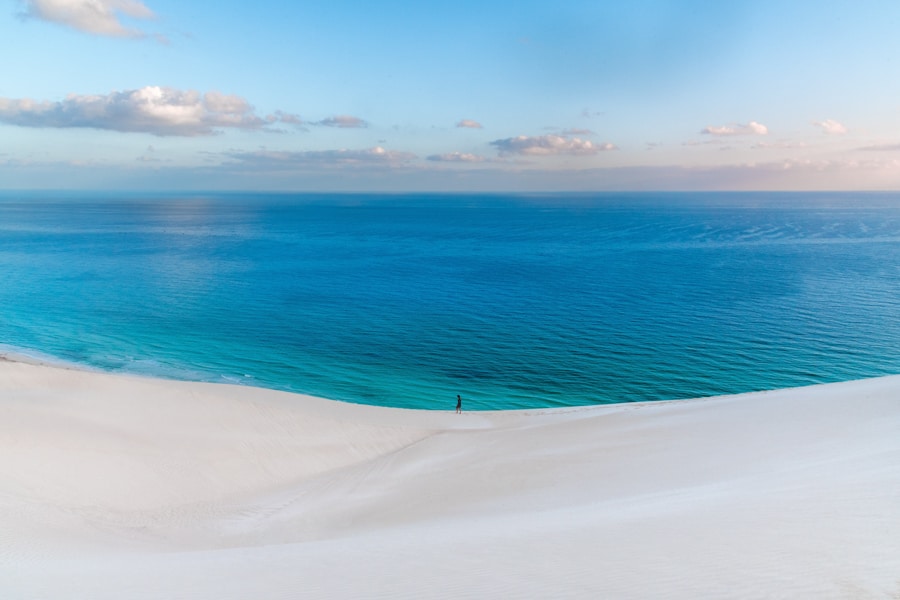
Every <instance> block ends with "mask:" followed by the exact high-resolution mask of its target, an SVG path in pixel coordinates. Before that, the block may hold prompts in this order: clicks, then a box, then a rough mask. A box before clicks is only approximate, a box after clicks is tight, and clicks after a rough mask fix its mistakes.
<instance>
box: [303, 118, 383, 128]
mask: <svg viewBox="0 0 900 600" xmlns="http://www.w3.org/2000/svg"><path fill="white" fill-rule="evenodd" d="M312 124H313V125H323V126H325V127H340V128H342V129H361V128H364V127H368V126H369V124H368V123H366V122H365V121H363V120H362V119H360V118H359V117H353V116H351V115H337V116H334V117H329V118H327V119H322V120H321V121H316V122H315V123H312Z"/></svg>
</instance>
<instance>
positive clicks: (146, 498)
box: [0, 355, 900, 600]
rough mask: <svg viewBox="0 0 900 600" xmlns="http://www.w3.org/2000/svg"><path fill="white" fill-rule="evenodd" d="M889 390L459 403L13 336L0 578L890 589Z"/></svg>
mask: <svg viewBox="0 0 900 600" xmlns="http://www.w3.org/2000/svg"><path fill="white" fill-rule="evenodd" d="M898 398H900V376H888V377H880V378H874V379H865V380H858V381H854V382H843V383H836V384H824V385H816V386H809V387H804V388H793V389H784V390H775V391H769V392H756V393H750V394H740V395H732V396H719V397H710V398H699V399H693V400H690V399H689V400H671V401H650V402H640V403H621V404H604V405H593V406H581V407H565V408H548V409H525V410H514V411H477V412H468V413H466V412H464V413H463V414H462V415H456V414H454V413H453V411H452V410H444V411H434V410H422V409H399V408H387V407H377V406H371V405H361V404H351V403H346V402H340V401H331V400H325V399H321V398H315V397H311V396H304V395H299V394H293V393H290V392H280V391H276V390H267V389H262V388H252V387H247V386H239V385H231V384H207V383H194V382H179V381H171V380H162V379H153V378H145V377H142V376H132V375H117V374H108V373H97V372H90V371H80V370H76V369H66V368H59V367H55V366H47V365H35V364H29V363H25V362H14V361H11V360H9V356H8V355H7V357H6V358H5V359H3V360H0V538H2V539H0V541H2V547H3V551H2V552H0V591H2V592H4V595H8V596H10V597H17V598H18V597H21V598H30V597H41V598H47V599H51V600H55V599H60V600H62V599H66V598H72V597H89V598H92V599H97V600H105V599H110V600H111V599H113V598H123V597H127V598H160V597H178V598H188V599H192V600H212V599H216V600H220V599H221V600H228V599H234V600H238V599H239V598H248V597H260V598H273V597H282V596H283V597H297V596H298V595H299V596H312V597H329V598H359V597H367V598H396V597H417V598H442V597H447V596H470V597H484V596H505V597H535V596H537V597H561V598H587V597H614V598H635V599H637V598H647V597H668V598H676V599H680V598H685V599H687V598H696V597H729V598H760V597H772V596H790V597H798V598H813V597H828V598H841V597H873V598H879V597H885V598H887V597H891V594H896V593H897V592H898V591H900V579H898V576H897V573H900V502H897V500H898V496H897V490H900V467H898V465H900V436H897V435H896V432H897V431H898V430H900V401H898V400H897V399H898ZM854 594H855V595H854Z"/></svg>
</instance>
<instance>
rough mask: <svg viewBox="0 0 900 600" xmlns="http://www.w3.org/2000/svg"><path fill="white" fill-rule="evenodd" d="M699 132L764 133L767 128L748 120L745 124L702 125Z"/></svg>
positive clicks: (724, 133)
mask: <svg viewBox="0 0 900 600" xmlns="http://www.w3.org/2000/svg"><path fill="white" fill-rule="evenodd" d="M700 133H703V134H706V135H717V136H728V135H766V134H768V133H769V128H768V127H766V126H765V125H763V124H762V123H757V122H756V121H750V122H749V123H747V124H746V125H721V126H718V127H716V126H712V125H710V126H709V127H704V128H703V129H702V130H701V131H700Z"/></svg>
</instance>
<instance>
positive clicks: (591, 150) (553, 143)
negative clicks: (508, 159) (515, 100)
mask: <svg viewBox="0 0 900 600" xmlns="http://www.w3.org/2000/svg"><path fill="white" fill-rule="evenodd" d="M491 145H492V146H496V147H497V151H498V153H499V154H500V156H511V155H521V156H553V155H576V156H578V155H581V156H584V155H591V154H598V153H600V152H604V151H608V150H616V149H617V148H616V146H615V145H613V144H610V143H605V144H595V143H594V142H592V141H590V140H584V139H581V138H577V137H566V136H561V135H539V136H527V135H520V136H517V137H512V138H505V139H500V140H494V141H493V142H491Z"/></svg>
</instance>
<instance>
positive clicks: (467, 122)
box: [456, 119, 481, 129]
mask: <svg viewBox="0 0 900 600" xmlns="http://www.w3.org/2000/svg"><path fill="white" fill-rule="evenodd" d="M456 126H457V127H463V128H465V129H481V123H479V122H478V121H473V120H472V119H463V120H462V121H460V122H459V123H457V124H456Z"/></svg>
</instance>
